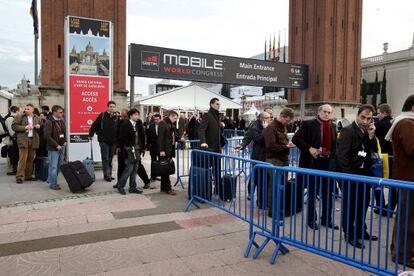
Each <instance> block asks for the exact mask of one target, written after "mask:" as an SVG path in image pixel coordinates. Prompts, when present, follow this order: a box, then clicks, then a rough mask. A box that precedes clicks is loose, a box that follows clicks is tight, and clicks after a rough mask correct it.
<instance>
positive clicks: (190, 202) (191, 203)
mask: <svg viewBox="0 0 414 276" xmlns="http://www.w3.org/2000/svg"><path fill="white" fill-rule="evenodd" d="M191 205H194V206H195V207H197V208H198V209H200V206H199V205H198V204H197V203H195V201H194V198H192V199H190V201H189V202H188V203H187V205H186V206H185V208H184V212H188V211H189V209H190V207H191Z"/></svg>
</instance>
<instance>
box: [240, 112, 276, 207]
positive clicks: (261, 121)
mask: <svg viewBox="0 0 414 276" xmlns="http://www.w3.org/2000/svg"><path fill="white" fill-rule="evenodd" d="M269 123H270V114H269V113H267V112H262V113H260V115H259V118H258V119H257V120H256V121H254V122H253V123H252V124H251V126H250V128H249V130H248V131H247V132H246V134H245V135H244V137H243V141H242V143H241V145H239V146H237V147H236V151H239V150H241V149H244V148H246V147H247V145H249V144H250V143H251V142H253V152H252V157H251V158H252V159H253V160H258V161H263V162H266V151H265V148H266V145H265V140H264V137H263V134H262V132H263V129H265V128H266V127H267V126H268V125H269ZM262 182H263V181H262ZM258 184H259V170H256V175H255V177H254V187H257V185H258ZM250 185H251V184H250V180H249V184H248V188H247V189H248V194H249V195H248V197H247V199H248V200H250V188H251V187H250ZM263 189H264V188H261V189H259V190H258V191H259V192H260V191H262V190H263ZM260 198H262V196H261V195H258V199H260ZM258 202H259V208H261V207H262V206H261V204H260V203H261V200H259V201H258Z"/></svg>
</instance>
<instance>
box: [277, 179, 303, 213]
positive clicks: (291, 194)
mask: <svg viewBox="0 0 414 276" xmlns="http://www.w3.org/2000/svg"><path fill="white" fill-rule="evenodd" d="M284 189H285V195H283V194H281V196H282V197H283V196H284V200H285V202H284V203H285V205H284V206H285V216H286V217H290V216H293V215H296V214H297V213H300V212H301V211H302V205H303V188H302V181H296V180H295V178H291V179H289V180H288V181H286V184H285V186H284ZM282 200H283V199H282ZM282 202H283V201H282ZM282 206H283V205H282Z"/></svg>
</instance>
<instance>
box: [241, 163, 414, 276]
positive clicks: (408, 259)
mask: <svg viewBox="0 0 414 276" xmlns="http://www.w3.org/2000/svg"><path fill="white" fill-rule="evenodd" d="M251 179H252V182H255V181H256V182H258V183H260V184H259V186H258V189H257V192H255V190H254V189H253V188H251V191H250V195H251V198H252V200H251V202H250V208H249V209H250V218H249V219H248V221H249V223H250V231H249V235H250V241H249V244H248V246H247V248H246V252H245V256H246V257H247V256H249V254H250V252H251V249H252V246H253V245H254V244H255V243H256V242H258V240H259V239H258V237H262V239H263V238H264V241H263V242H262V243H261V245H260V247H259V248H258V249H257V250H256V251H255V253H254V255H253V258H257V257H258V256H259V255H260V254H261V252H262V251H263V249H264V248H265V247H266V246H267V245H268V243H269V242H271V241H272V242H274V244H275V249H274V251H273V255H272V257H271V263H274V262H275V261H276V258H277V257H278V256H279V254H280V253H282V254H287V253H288V252H289V250H288V249H287V247H286V245H290V246H294V247H297V248H300V249H304V250H306V251H309V252H312V253H315V254H318V255H321V256H324V257H327V258H330V259H332V260H336V261H340V262H342V263H345V264H348V265H351V266H354V267H357V268H359V269H362V270H365V271H369V272H372V273H375V274H380V275H394V274H397V273H398V272H400V271H401V270H405V269H406V265H407V264H409V265H410V266H412V265H413V256H414V254H413V252H414V248H413V247H414V236H413V235H412V234H411V233H412V231H413V227H412V225H413V224H414V221H413V218H410V217H409V215H410V214H409V213H410V212H409V211H411V212H413V202H411V203H410V196H411V197H413V196H414V185H413V183H411V182H404V181H395V180H387V179H381V178H374V177H364V176H359V175H351V174H342V173H334V172H327V171H318V170H310V169H301V168H294V167H275V166H271V165H269V164H267V165H263V164H258V165H255V166H254V168H253V172H252V174H251ZM338 186H339V189H340V191H341V193H342V197H337V196H336V195H337V193H338V192H339V191H338V190H337V187H338ZM384 187H388V188H396V189H398V204H397V208H396V210H397V211H395V210H391V209H390V207H388V206H389V205H388V206H385V205H383V203H382V202H383V200H382V199H386V200H387V202H388V203H390V202H391V201H392V199H391V194H390V193H388V190H384V189H383V188H384ZM376 189H377V190H378V189H379V190H380V191H381V192H380V193H381V194H380V198H381V201H380V202H381V203H380V206H379V207H377V206H375V205H374V201H373V200H371V199H373V198H374V191H375V190H376ZM305 193H307V196H306V197H305ZM254 198H257V203H255V202H254V200H253V199H254ZM318 198H319V201H318ZM272 203H273V204H272ZM375 209H377V210H378V211H379V212H380V213H383V216H381V215H376V214H375V213H374V210H375ZM412 214H413V213H411V216H412ZM335 225H337V227H338V229H335V228H334V227H335ZM409 231H411V233H410V234H411V236H410V234H408V232H409ZM395 261H397V262H395ZM398 263H400V264H398Z"/></svg>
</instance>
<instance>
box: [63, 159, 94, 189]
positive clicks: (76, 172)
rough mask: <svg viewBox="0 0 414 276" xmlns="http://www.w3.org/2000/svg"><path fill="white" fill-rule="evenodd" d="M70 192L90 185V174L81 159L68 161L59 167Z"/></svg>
mask: <svg viewBox="0 0 414 276" xmlns="http://www.w3.org/2000/svg"><path fill="white" fill-rule="evenodd" d="M60 170H61V172H62V174H63V176H64V177H65V180H66V182H67V183H68V186H69V189H70V191H71V192H72V193H76V192H79V191H82V190H84V189H85V188H88V187H89V186H91V185H92V183H93V180H92V177H91V175H90V174H89V173H88V171H87V170H86V168H85V166H84V165H83V163H82V162H81V161H74V162H69V163H68V164H64V165H62V166H61V167H60Z"/></svg>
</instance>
